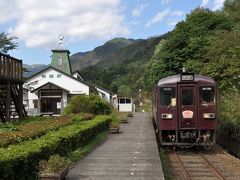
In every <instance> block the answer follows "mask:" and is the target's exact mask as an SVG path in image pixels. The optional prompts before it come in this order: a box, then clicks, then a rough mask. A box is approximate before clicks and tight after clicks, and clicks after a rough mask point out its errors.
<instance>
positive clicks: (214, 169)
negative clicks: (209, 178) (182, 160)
mask: <svg viewBox="0 0 240 180" xmlns="http://www.w3.org/2000/svg"><path fill="white" fill-rule="evenodd" d="M199 155H200V156H201V157H202V158H203V159H204V161H205V162H207V164H208V166H209V167H210V168H211V170H212V171H213V172H214V174H215V175H216V176H217V177H218V178H219V179H222V180H226V178H225V177H224V175H223V174H222V173H221V172H220V171H219V170H218V169H217V168H216V167H215V166H214V165H213V164H212V163H211V162H210V161H209V160H208V159H207V158H206V157H205V156H204V155H203V154H202V153H199Z"/></svg>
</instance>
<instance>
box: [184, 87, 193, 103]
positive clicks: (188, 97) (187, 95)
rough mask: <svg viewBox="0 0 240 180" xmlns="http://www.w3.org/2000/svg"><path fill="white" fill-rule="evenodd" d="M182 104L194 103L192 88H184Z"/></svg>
mask: <svg viewBox="0 0 240 180" xmlns="http://www.w3.org/2000/svg"><path fill="white" fill-rule="evenodd" d="M181 98H182V105H187V106H189V105H193V91H192V89H183V90H182V97H181Z"/></svg>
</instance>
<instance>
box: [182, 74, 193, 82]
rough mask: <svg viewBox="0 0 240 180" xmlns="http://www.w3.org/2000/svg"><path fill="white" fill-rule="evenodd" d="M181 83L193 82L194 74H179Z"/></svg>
mask: <svg viewBox="0 0 240 180" xmlns="http://www.w3.org/2000/svg"><path fill="white" fill-rule="evenodd" d="M181 81H194V74H193V73H188V74H185V73H184V74H181Z"/></svg>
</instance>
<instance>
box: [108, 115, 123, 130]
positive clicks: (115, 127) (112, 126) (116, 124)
mask: <svg viewBox="0 0 240 180" xmlns="http://www.w3.org/2000/svg"><path fill="white" fill-rule="evenodd" d="M119 129H120V121H119V119H118V118H117V116H116V114H115V113H114V114H113V115H112V121H111V123H110V128H109V132H110V133H118V132H119Z"/></svg>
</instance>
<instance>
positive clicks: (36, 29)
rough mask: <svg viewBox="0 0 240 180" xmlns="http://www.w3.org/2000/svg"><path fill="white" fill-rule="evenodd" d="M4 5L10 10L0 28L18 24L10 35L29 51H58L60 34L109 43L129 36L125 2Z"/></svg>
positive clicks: (15, 0) (21, 0)
mask: <svg viewBox="0 0 240 180" xmlns="http://www.w3.org/2000/svg"><path fill="white" fill-rule="evenodd" d="M0 3H1V5H7V7H8V8H2V9H1V12H0V24H1V23H5V22H7V21H10V20H13V19H14V20H16V26H15V27H12V28H11V30H10V32H11V33H12V34H13V35H17V36H18V38H19V39H22V40H24V41H25V44H26V46H28V47H51V48H52V47H55V46H56V44H57V37H58V35H59V34H63V35H64V36H65V38H66V39H68V40H70V41H72V40H79V39H80V40H81V39H89V38H92V39H94V38H95V39H96V38H97V39H109V38H112V37H115V36H119V35H126V34H128V33H129V29H128V28H127V27H126V26H125V24H124V16H123V15H122V12H120V11H121V6H122V5H121V0H88V1H79V0H68V1H66V0H51V1H49V0H41V1H39V0H31V1H29V0H11V1H9V0H0ZM3 7H4V6H3ZM12 12H16V13H12ZM6 14H8V16H6ZM5 16H6V17H5Z"/></svg>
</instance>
